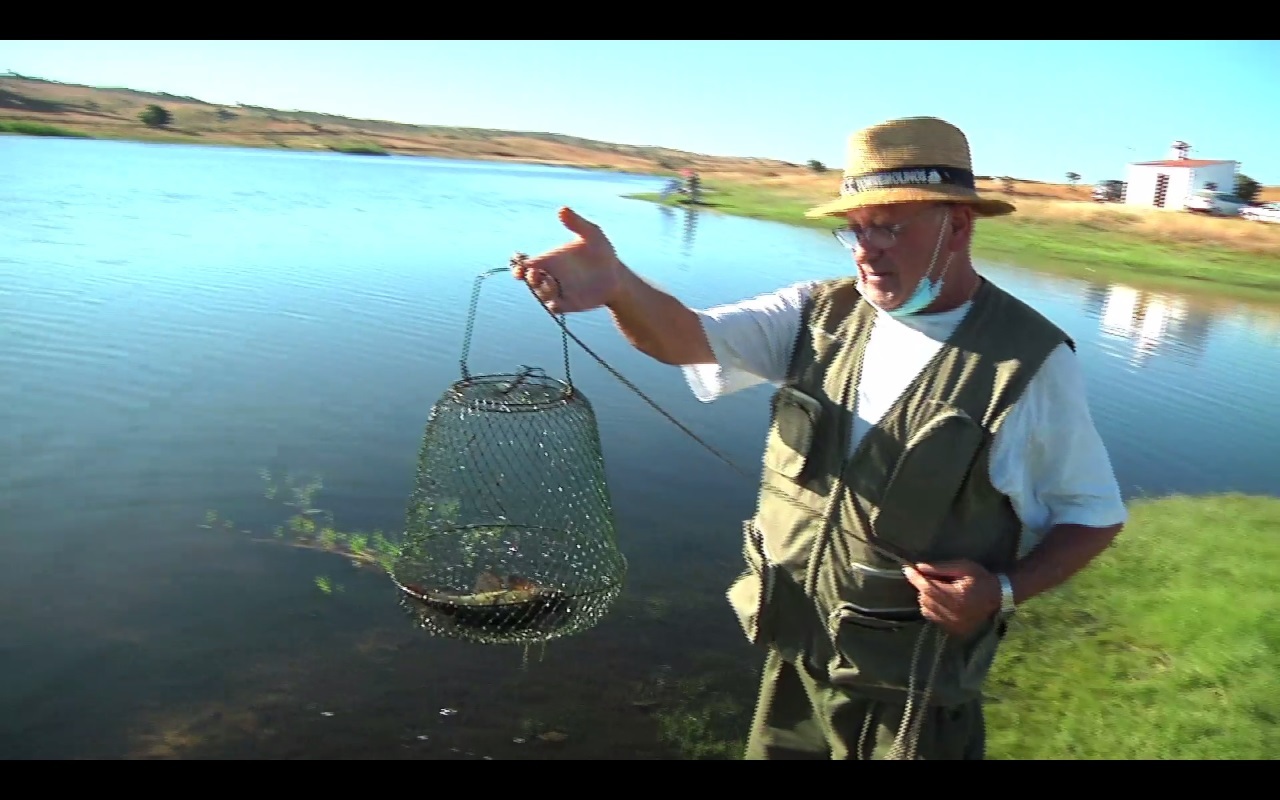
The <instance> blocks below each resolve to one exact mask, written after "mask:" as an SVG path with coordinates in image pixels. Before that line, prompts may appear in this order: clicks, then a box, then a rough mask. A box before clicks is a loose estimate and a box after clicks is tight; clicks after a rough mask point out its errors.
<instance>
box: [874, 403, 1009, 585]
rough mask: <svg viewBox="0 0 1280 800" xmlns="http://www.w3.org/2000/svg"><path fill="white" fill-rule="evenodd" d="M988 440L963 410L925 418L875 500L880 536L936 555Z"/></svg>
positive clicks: (922, 555) (916, 554) (921, 555)
mask: <svg viewBox="0 0 1280 800" xmlns="http://www.w3.org/2000/svg"><path fill="white" fill-rule="evenodd" d="M985 439H986V431H985V430H984V429H983V428H982V426H980V425H979V424H978V423H977V422H975V421H974V420H973V418H972V417H970V416H969V415H968V414H966V413H965V412H964V411H963V410H961V409H959V408H955V407H952V406H948V407H945V408H944V409H943V410H942V411H941V412H940V413H939V414H937V415H935V416H934V417H933V418H931V419H930V420H929V421H928V422H926V423H925V424H924V426H923V427H921V428H920V429H919V430H918V431H917V432H916V433H915V434H914V435H913V436H911V438H910V439H908V441H907V444H906V446H905V447H904V448H903V451H902V454H901V455H900V456H899V457H898V460H897V463H896V464H895V465H894V467H893V471H892V472H891V473H890V476H889V480H888V482H887V483H886V485H885V488H884V492H883V493H882V494H881V497H880V501H879V502H878V503H877V504H876V505H877V507H878V510H877V513H876V518H875V533H876V536H877V537H879V538H882V539H884V540H885V541H887V542H892V543H893V544H894V545H897V546H898V547H900V548H901V549H903V550H905V551H906V553H907V554H909V555H910V557H913V558H916V559H919V560H923V559H927V558H930V557H932V554H931V552H930V551H931V547H932V545H933V544H934V540H935V538H936V536H937V531H938V529H939V527H940V526H941V525H942V523H943V521H944V520H945V519H946V517H947V515H948V514H949V513H950V512H951V509H952V507H953V505H954V504H955V501H956V500H957V498H958V496H959V493H960V490H961V488H962V487H963V486H964V483H965V481H966V480H967V479H968V477H969V471H970V468H971V467H972V466H973V464H974V461H975V458H976V456H977V454H978V451H979V449H980V448H981V447H982V444H983V442H984V441H985ZM957 544H962V543H957Z"/></svg>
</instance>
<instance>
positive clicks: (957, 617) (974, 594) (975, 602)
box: [902, 561, 1000, 637]
mask: <svg viewBox="0 0 1280 800" xmlns="http://www.w3.org/2000/svg"><path fill="white" fill-rule="evenodd" d="M902 571H903V572H904V573H905V574H906V576H907V580H909V581H911V585H912V586H914V587H916V589H918V590H919V592H920V611H921V612H922V613H923V614H924V616H925V619H928V620H930V621H932V622H935V623H937V624H938V625H939V626H941V627H942V628H943V629H944V630H946V632H947V633H950V634H952V635H953V636H961V637H963V636H967V635H969V634H971V633H973V632H974V631H975V630H977V629H978V628H979V627H980V626H981V625H982V624H983V623H984V622H987V621H988V620H990V619H991V617H992V615H993V614H995V613H996V612H997V611H999V610H1000V581H998V580H996V576H995V575H992V574H991V573H990V572H988V571H987V570H986V569H984V568H983V567H982V565H980V564H975V563H974V562H972V561H947V562H943V563H940V564H916V565H915V568H914V569H913V568H912V567H903V568H902Z"/></svg>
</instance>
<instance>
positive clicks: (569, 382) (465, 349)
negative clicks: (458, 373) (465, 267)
mask: <svg viewBox="0 0 1280 800" xmlns="http://www.w3.org/2000/svg"><path fill="white" fill-rule="evenodd" d="M500 272H510V268H509V267H494V268H493V269H490V270H486V271H485V272H482V273H480V274H479V275H477V276H476V280H475V283H474V284H473V286H472V289H471V307H470V309H469V311H468V312H467V327H466V330H465V332H464V333H463V335H462V357H461V358H460V359H459V361H458V365H459V367H461V369H462V378H463V380H471V377H472V376H471V370H470V369H469V368H468V367H467V356H468V354H469V353H470V352H471V335H472V333H473V332H474V330H475V322H476V308H477V307H478V306H479V303H480V284H481V283H482V282H483V281H484V279H485V278H488V277H490V276H491V275H497V274H498V273H500ZM531 291H532V289H531ZM544 308H546V307H545V306H544ZM546 310H547V313H549V314H551V316H552V317H554V318H555V320H556V322H557V323H558V324H559V325H560V331H561V336H560V339H561V344H562V346H563V348H564V382H565V385H566V386H567V387H568V389H567V394H573V391H574V390H573V377H572V375H570V373H569V336H571V335H572V334H570V333H569V329H568V327H566V326H565V323H564V315H563V314H558V315H557V314H555V313H553V312H551V310H550V309H546ZM576 338H577V337H575V339H576ZM525 371H526V372H531V371H533V370H532V369H531V368H530V367H525Z"/></svg>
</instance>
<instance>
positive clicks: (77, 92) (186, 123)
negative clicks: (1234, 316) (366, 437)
mask: <svg viewBox="0 0 1280 800" xmlns="http://www.w3.org/2000/svg"><path fill="white" fill-rule="evenodd" d="M153 103H154V104H156V105H160V106H162V107H164V108H165V109H167V110H168V111H169V112H170V113H171V114H172V116H173V119H172V122H171V123H170V124H169V125H167V126H165V127H164V128H159V129H156V128H149V127H147V126H146V125H144V124H143V123H142V122H141V121H140V120H139V115H140V114H141V113H142V111H143V110H144V109H145V108H146V107H147V106H148V105H150V104H153ZM4 122H10V123H31V124H37V125H49V126H53V127H56V128H60V129H63V130H67V131H73V132H78V133H85V134H88V135H91V136H101V137H108V138H121V139H142V140H153V141H174V142H203V143H209V144H214V143H217V144H232V145H247V146H266V147H281V148H289V149H296V150H328V149H339V150H341V149H348V148H370V149H373V150H375V151H376V150H383V151H386V152H389V153H398V154H405V155H425V156H437V157H442V158H470V159H484V160H499V161H501V160H509V161H521V162H532V163H543V164H558V165H571V166H582V167H590V168H605V169H617V170H624V171H630V172H642V173H651V174H673V173H675V172H676V171H678V170H680V169H684V168H693V169H696V170H698V171H699V172H700V173H702V175H703V176H704V178H705V179H707V180H716V179H721V180H734V179H737V180H747V181H750V182H752V183H755V184H757V185H761V184H763V185H765V186H770V187H772V188H776V189H777V190H778V191H780V192H782V193H785V194H789V195H792V196H795V197H802V198H805V199H821V198H825V197H828V196H830V195H831V194H832V192H833V191H834V190H835V183H836V181H837V179H838V172H837V171H827V172H825V173H815V172H814V171H813V170H811V169H810V168H809V167H808V166H807V165H804V164H791V163H788V162H785V161H777V160H771V159H765V158H730V157H720V156H711V155H705V154H700V153H689V152H684V151H681V150H673V149H670V148H664V147H641V146H633V145H622V144H613V143H609V142H599V141H594V140H591V139H582V138H578V137H574V136H567V135H563V134H556V133H539V132H513V131H497V130H486V129H480V128H455V127H444V126H428V125H408V124H402V123H396V122H386V121H379V120H358V119H348V118H345V117H337V116H332V115H329V114H319V113H315V112H309V111H281V110H278V109H271V108H257V107H253V106H241V105H235V106H223V105H216V104H212V103H206V102H204V101H201V100H197V99H196V98H193V97H179V96H175V95H169V94H153V93H149V92H140V91H134V90H132V89H111V88H98V87H91V86H81V85H76V84H65V83H58V82H54V81H45V80H40V79H35V78H27V77H21V76H12V75H10V76H0V123H4ZM980 188H981V189H982V190H983V191H988V192H996V193H999V192H1001V190H1002V187H1001V186H1000V185H999V182H997V181H993V180H990V179H983V180H981V181H980ZM1012 189H1013V194H1015V195H1016V196H1017V197H1018V198H1019V199H1023V200H1025V199H1028V198H1036V199H1041V200H1045V201H1050V200H1088V197H1089V186H1087V185H1080V186H1071V185H1067V184H1051V183H1039V182H1035V181H1023V180H1016V179H1015V180H1014V182H1013V185H1012ZM1262 199H1264V200H1280V187H1267V188H1266V189H1264V190H1263V198H1262Z"/></svg>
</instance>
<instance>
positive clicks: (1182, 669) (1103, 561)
mask: <svg viewBox="0 0 1280 800" xmlns="http://www.w3.org/2000/svg"><path fill="white" fill-rule="evenodd" d="M1131 514H1132V518H1131V521H1130V523H1129V526H1128V527H1127V528H1126V530H1125V531H1124V532H1122V533H1121V534H1120V537H1119V538H1118V539H1117V541H1116V544H1115V546H1114V547H1113V548H1112V549H1111V550H1110V551H1109V552H1107V553H1105V554H1104V555H1103V556H1102V557H1101V558H1100V560H1099V561H1098V562H1096V563H1095V565H1094V566H1093V567H1092V568H1090V569H1088V570H1086V571H1085V572H1082V573H1081V574H1080V575H1078V576H1077V577H1076V579H1075V580H1073V581H1071V582H1070V583H1068V584H1067V586H1065V587H1062V588H1061V589H1060V590H1059V591H1057V592H1054V593H1051V594H1048V595H1045V596H1043V597H1041V598H1038V599H1036V600H1033V601H1032V602H1030V603H1028V604H1027V606H1026V607H1025V608H1024V609H1023V610H1022V611H1020V612H1019V615H1018V617H1019V619H1018V622H1017V625H1016V626H1015V627H1014V628H1013V629H1012V630H1011V631H1010V635H1009V636H1008V637H1007V639H1006V641H1005V644H1004V646H1003V647H1002V649H1001V652H1000V654H999V656H998V657H997V660H996V665H995V668H994V671H993V673H992V677H991V681H990V683H989V685H988V695H989V697H990V702H989V703H988V706H987V713H988V731H989V736H990V747H989V752H990V756H991V757H992V758H1006V759H1265V758H1271V757H1274V756H1275V754H1276V753H1277V752H1280V726H1277V723H1280V670H1277V669H1276V665H1277V664H1280V592H1277V590H1276V589H1275V588H1274V587H1275V583H1274V581H1275V571H1276V565H1277V564H1278V563H1280V498H1269V497H1247V496H1241V495H1219V496H1207V497H1169V498H1161V499H1158V500H1149V501H1141V502H1136V503H1134V504H1132V505H1131Z"/></svg>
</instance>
